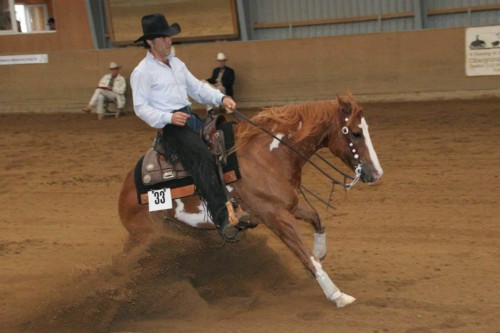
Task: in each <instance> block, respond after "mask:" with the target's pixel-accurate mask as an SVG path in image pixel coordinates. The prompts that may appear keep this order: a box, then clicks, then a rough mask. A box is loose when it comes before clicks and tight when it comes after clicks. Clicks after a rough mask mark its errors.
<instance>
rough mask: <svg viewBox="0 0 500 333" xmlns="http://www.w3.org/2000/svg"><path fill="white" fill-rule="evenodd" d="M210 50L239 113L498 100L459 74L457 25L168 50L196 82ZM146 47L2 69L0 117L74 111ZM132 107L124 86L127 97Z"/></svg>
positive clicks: (490, 79) (484, 84) (489, 79)
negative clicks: (315, 104)
mask: <svg viewBox="0 0 500 333" xmlns="http://www.w3.org/2000/svg"><path fill="white" fill-rule="evenodd" d="M217 52H224V53H225V54H226V56H227V57H228V59H229V61H228V65H229V66H231V67H233V68H234V69H235V71H236V84H235V97H236V100H237V101H238V102H239V105H240V106H242V107H254V106H262V105H276V104H283V103H295V102H302V101H311V100H318V99H331V98H333V97H334V96H335V95H336V94H342V93H344V92H346V91H348V90H350V91H351V92H352V93H353V94H354V95H355V96H357V97H358V100H361V101H380V100H384V101H390V100H417V99H427V100H428V99H449V98H474V97H481V96H485V95H487V96H490V95H491V96H497V95H499V94H500V91H499V89H500V88H499V86H498V77H497V76H482V77H467V76H466V75H465V30H464V29H463V28H456V29H442V30H425V31H413V32H401V33H380V34H365V35H350V36H333V37H320V38H310V39H290V40H277V41H251V42H219V43H203V44H185V45H176V54H177V55H178V56H179V58H181V59H182V60H183V61H184V62H186V63H187V65H188V67H189V68H190V69H191V71H192V73H193V74H194V75H195V76H197V77H198V78H200V79H203V78H207V77H209V76H210V73H211V70H212V68H213V67H214V66H216V61H215V56H216V54H217ZM144 54H145V50H144V49H142V48H139V47H129V48H120V49H107V50H90V49H87V50H76V51H75V50H73V51H65V50H59V51H52V52H48V59H49V63H48V64H30V65H3V66H0V77H1V80H0V112H50V111H57V112H59V111H66V112H78V110H79V109H80V108H81V107H82V106H84V105H86V103H87V102H88V99H89V98H90V96H91V94H92V92H93V89H94V87H95V86H96V84H97V82H98V80H99V78H100V77H101V76H102V75H103V74H105V73H106V72H108V70H107V67H108V64H109V62H110V61H115V62H118V63H120V64H122V65H123V69H122V73H123V74H124V75H125V76H126V77H127V78H129V76H130V73H131V71H132V70H133V68H134V67H135V65H136V64H137V63H138V62H139V61H140V60H141V59H142V58H143V56H144ZM127 95H128V105H127V108H128V109H129V110H130V109H131V108H132V105H131V96H130V88H129V89H128V92H127Z"/></svg>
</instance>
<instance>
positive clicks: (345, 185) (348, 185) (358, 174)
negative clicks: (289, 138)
mask: <svg viewBox="0 0 500 333" xmlns="http://www.w3.org/2000/svg"><path fill="white" fill-rule="evenodd" d="M233 112H234V114H235V116H236V119H238V117H241V118H243V119H244V120H245V121H248V122H249V123H250V124H252V125H253V126H255V127H256V128H258V129H259V130H261V131H263V132H265V133H266V134H268V135H269V136H271V137H272V138H274V139H275V140H277V141H279V142H280V143H282V144H283V145H284V146H286V147H287V148H289V149H290V150H291V151H293V152H294V153H295V154H296V155H297V156H299V157H301V158H302V159H303V160H304V161H306V162H308V163H309V164H311V165H312V166H313V167H314V168H316V170H318V171H319V172H321V173H322V174H323V175H324V176H325V177H327V178H328V179H329V180H330V181H331V182H332V184H333V185H335V184H336V185H341V186H342V187H343V188H344V189H345V190H346V191H347V190H350V189H351V188H352V187H353V186H354V185H355V184H356V183H357V182H358V181H359V179H360V177H361V162H359V163H358V165H357V166H356V168H355V169H354V171H355V176H354V177H352V176H350V175H348V174H346V173H345V172H343V171H341V170H340V169H338V168H337V167H336V166H334V165H333V164H331V163H330V162H328V161H327V160H326V159H325V158H324V157H322V156H321V155H319V154H318V153H317V152H314V153H313V155H314V156H316V157H317V158H319V159H320V160H321V161H322V162H324V163H325V164H326V165H328V166H329V167H330V168H332V169H333V170H334V171H336V172H337V173H339V174H340V175H342V176H343V177H344V181H343V182H340V181H338V180H336V179H335V178H333V177H332V176H330V175H329V174H328V173H327V172H325V171H324V170H323V169H321V168H320V167H319V166H318V165H317V164H316V163H314V162H313V161H311V160H310V158H308V157H306V156H304V155H303V154H302V153H301V152H300V151H298V150H297V149H296V148H295V147H293V146H292V145H290V144H288V143H287V142H285V141H284V140H282V139H281V138H279V137H277V136H276V135H274V134H273V133H272V132H271V131H269V130H268V129H266V128H263V127H261V126H259V125H258V124H256V123H255V122H254V121H253V120H252V119H250V118H249V117H247V116H246V115H244V114H243V113H241V112H240V111H238V110H233ZM238 120H239V119H238ZM348 120H349V118H345V121H346V124H347V122H348ZM342 133H343V134H344V135H347V134H349V128H348V127H347V126H344V127H342ZM349 147H351V152H352V153H353V155H354V158H355V159H359V155H358V154H357V153H356V149H355V148H353V147H354V143H353V142H352V141H351V142H350V143H349ZM346 179H351V180H352V181H351V182H349V183H347V182H346ZM332 192H333V186H332Z"/></svg>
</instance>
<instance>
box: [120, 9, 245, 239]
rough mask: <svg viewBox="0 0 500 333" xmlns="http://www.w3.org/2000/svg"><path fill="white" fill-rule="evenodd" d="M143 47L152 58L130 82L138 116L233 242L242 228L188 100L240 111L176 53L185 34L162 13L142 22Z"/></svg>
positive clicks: (140, 67)
mask: <svg viewBox="0 0 500 333" xmlns="http://www.w3.org/2000/svg"><path fill="white" fill-rule="evenodd" d="M141 23H142V30H143V35H142V36H141V37H139V38H138V39H137V40H136V41H135V43H138V42H142V43H143V45H144V48H146V49H147V52H146V56H145V57H144V59H142V60H141V62H140V63H139V64H138V65H137V67H136V68H135V69H134V70H133V72H132V75H131V77H130V84H131V87H132V97H133V101H134V111H135V113H136V114H137V116H138V117H139V118H141V119H142V120H143V121H144V122H146V123H147V124H148V125H149V126H151V127H153V128H157V129H158V130H159V133H160V135H161V138H162V141H163V148H164V150H165V155H166V156H165V157H166V158H167V159H169V160H172V157H173V156H174V155H175V156H176V157H177V158H178V159H179V161H180V162H181V163H182V165H183V167H184V169H185V170H186V171H187V172H188V173H189V174H190V175H191V176H192V177H193V181H194V183H195V185H196V187H197V189H198V192H199V194H200V196H201V198H202V199H203V200H204V201H205V203H206V207H207V209H208V212H209V215H210V217H211V219H212V221H213V222H214V224H215V226H216V228H217V230H218V231H219V233H220V234H221V235H222V236H223V237H224V239H232V238H234V237H235V236H236V234H237V233H238V231H239V229H238V228H236V227H233V226H231V225H230V224H229V222H228V209H227V207H226V201H227V199H226V196H225V194H224V190H223V186H225V185H223V184H222V183H221V181H220V180H219V177H218V174H217V168H216V162H215V157H214V156H213V155H212V154H211V153H210V151H209V150H208V148H207V146H206V144H205V143H204V142H203V140H202V139H201V137H200V136H199V135H198V132H199V130H200V129H201V127H202V124H203V123H202V121H201V119H199V118H198V117H197V116H196V115H195V114H194V113H193V112H192V111H191V103H190V101H189V99H188V96H190V97H191V98H193V99H194V100H196V101H197V102H199V103H201V104H213V105H217V106H220V105H222V106H223V107H224V108H225V109H226V111H227V112H228V113H231V112H232V111H233V110H234V109H235V108H236V102H235V101H234V100H233V99H232V97H230V96H228V95H224V94H223V93H221V92H220V91H218V90H216V89H213V88H211V87H210V86H208V85H207V84H205V83H203V82H201V81H200V80H198V79H197V78H196V77H194V76H193V74H191V72H190V71H189V70H188V68H187V67H186V64H184V62H182V61H181V60H180V59H179V58H177V57H175V56H174V55H173V54H172V53H171V50H172V36H175V35H177V34H178V33H180V32H181V28H180V26H179V24H177V23H173V24H172V25H169V24H168V22H167V20H166V18H165V16H164V15H162V14H150V15H146V16H143V17H142V21H141Z"/></svg>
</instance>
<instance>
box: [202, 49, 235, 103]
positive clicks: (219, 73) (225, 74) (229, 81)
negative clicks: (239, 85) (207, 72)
mask: <svg viewBox="0 0 500 333" xmlns="http://www.w3.org/2000/svg"><path fill="white" fill-rule="evenodd" d="M226 61H227V58H226V56H225V55H224V53H222V52H219V53H218V54H217V62H218V63H219V66H217V67H216V68H214V70H213V71H212V77H210V78H209V79H207V81H208V83H211V84H212V85H214V87H215V88H216V89H218V90H219V91H220V92H222V93H223V94H226V95H228V96H231V97H234V96H233V84H234V78H235V74H234V70H233V69H232V68H231V67H228V66H226Z"/></svg>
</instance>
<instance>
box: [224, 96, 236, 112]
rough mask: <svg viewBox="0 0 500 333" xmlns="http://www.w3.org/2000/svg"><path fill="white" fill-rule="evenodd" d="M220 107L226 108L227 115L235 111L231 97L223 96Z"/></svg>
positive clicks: (234, 104) (234, 103)
mask: <svg viewBox="0 0 500 333" xmlns="http://www.w3.org/2000/svg"><path fill="white" fill-rule="evenodd" d="M222 105H224V108H226V112H227V113H233V110H234V109H236V102H235V101H234V100H233V99H232V98H231V96H225V97H224V99H223V100H222Z"/></svg>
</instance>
